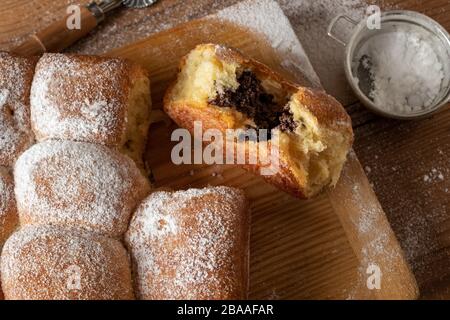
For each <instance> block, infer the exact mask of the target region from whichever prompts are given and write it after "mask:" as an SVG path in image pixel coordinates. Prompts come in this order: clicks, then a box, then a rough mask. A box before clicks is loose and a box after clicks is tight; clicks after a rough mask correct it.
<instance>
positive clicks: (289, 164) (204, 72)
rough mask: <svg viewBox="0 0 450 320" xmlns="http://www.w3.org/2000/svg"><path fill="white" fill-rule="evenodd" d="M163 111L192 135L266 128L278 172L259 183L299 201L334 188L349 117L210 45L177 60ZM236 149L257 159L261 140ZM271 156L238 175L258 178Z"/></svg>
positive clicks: (348, 140) (322, 97)
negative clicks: (196, 130)
mask: <svg viewBox="0 0 450 320" xmlns="http://www.w3.org/2000/svg"><path fill="white" fill-rule="evenodd" d="M164 110H165V111H166V113H168V115H169V116H170V117H171V118H172V119H173V120H174V121H175V122H176V123H177V124H178V125H179V126H181V127H183V128H186V129H188V130H190V131H191V132H192V131H193V127H194V121H201V122H202V126H203V129H204V130H207V129H216V130H217V129H218V130H220V131H221V132H222V133H224V136H225V130H226V129H242V130H244V131H245V130H248V129H255V130H259V129H267V130H268V131H269V133H268V135H267V138H266V139H264V140H265V141H264V142H265V143H267V145H268V148H267V150H270V151H271V150H272V148H273V147H274V146H275V144H274V143H273V140H274V139H273V137H274V136H277V137H279V139H278V140H277V141H279V143H277V144H276V146H278V155H277V156H276V157H277V158H276V160H277V162H278V163H279V166H278V168H277V170H274V172H273V173H271V174H266V175H264V178H265V179H266V180H267V181H268V182H270V183H272V184H274V185H276V186H277V187H279V188H281V189H283V190H285V191H287V192H289V193H291V194H293V195H295V196H297V197H301V198H305V197H306V198H309V197H312V196H314V195H316V194H317V193H319V192H320V191H321V190H322V189H323V188H324V187H327V186H333V185H335V184H336V182H337V181H338V179H339V176H340V172H341V169H342V167H343V164H344V162H345V160H346V156H347V153H348V152H349V150H350V148H351V145H352V142H353V131H352V126H351V120H350V117H349V116H348V114H347V113H346V112H345V110H344V108H343V107H342V106H341V105H340V104H339V102H337V101H336V100H335V99H334V98H332V97H331V96H329V95H327V94H326V93H325V92H323V91H320V90H314V89H309V88H305V87H300V86H298V85H296V84H293V83H291V82H289V81H287V80H285V79H284V78H283V77H282V76H280V75H278V74H277V73H275V72H273V71H272V70H270V69H269V68H268V67H267V66H265V65H263V64H261V63H259V62H257V61H254V60H252V59H249V58H246V57H244V56H243V55H241V54H240V53H239V52H237V51H235V50H232V49H229V48H226V47H223V46H218V45H213V44H203V45H199V46H197V47H196V48H195V49H194V50H192V51H191V52H190V53H189V54H188V55H187V56H186V57H185V58H184V59H183V60H182V61H181V65H180V72H179V74H178V77H177V80H176V81H175V83H174V84H173V85H172V86H170V87H169V89H168V91H167V93H166V95H165V98H164ZM235 141H236V140H235V139H234V138H233V140H232V141H227V143H230V142H231V143H235ZM236 143H238V144H245V147H246V148H245V150H246V152H247V157H248V155H249V154H255V153H256V154H258V146H259V145H260V140H255V139H253V140H252V139H245V140H242V141H239V140H237V142H236ZM228 149H232V148H228ZM232 150H234V148H233V149H232ZM271 154H272V153H271ZM274 154H275V153H274ZM270 157H271V156H267V157H265V158H264V157H261V159H258V160H257V162H256V163H252V164H249V163H247V164H246V165H244V168H246V169H247V170H250V171H252V172H255V173H261V169H262V168H263V167H265V166H267V163H268V162H270V161H266V160H272V162H273V158H270ZM263 160H264V161H263Z"/></svg>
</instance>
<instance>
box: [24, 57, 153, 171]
mask: <svg viewBox="0 0 450 320" xmlns="http://www.w3.org/2000/svg"><path fill="white" fill-rule="evenodd" d="M150 106H151V101H150V81H149V76H148V73H147V71H146V70H144V69H143V68H142V67H140V66H139V65H137V64H134V63H131V62H129V61H127V60H123V59H113V58H104V57H96V56H79V55H67V54H52V53H46V54H44V55H43V56H42V58H41V59H40V60H39V62H38V64H37V66H36V75H35V77H34V80H33V85H32V89H31V121H32V126H33V130H34V133H35V134H36V138H37V140H38V141H43V140H47V139H62V140H73V141H82V142H91V143H98V144H103V145H107V146H109V147H113V148H118V149H120V150H121V151H122V152H124V153H125V154H127V155H129V156H130V157H131V158H132V159H133V160H135V161H136V162H137V164H138V165H139V166H140V167H142V166H143V160H142V154H143V151H144V148H145V143H146V141H145V140H146V137H147V131H148V127H149V123H150V120H149V118H150Z"/></svg>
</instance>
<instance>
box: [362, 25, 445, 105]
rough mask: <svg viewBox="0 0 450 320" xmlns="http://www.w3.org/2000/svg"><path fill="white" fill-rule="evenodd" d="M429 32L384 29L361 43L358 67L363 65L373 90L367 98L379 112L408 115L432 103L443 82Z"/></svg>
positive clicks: (397, 26) (437, 55)
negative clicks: (377, 107) (361, 63)
mask: <svg viewBox="0 0 450 320" xmlns="http://www.w3.org/2000/svg"><path fill="white" fill-rule="evenodd" d="M438 52H439V50H437V48H436V44H435V43H434V42H433V38H432V37H431V36H430V35H429V33H428V31H427V32H425V31H423V30H421V29H418V27H409V26H403V25H393V26H390V27H383V30H382V32H379V33H377V34H375V35H373V36H372V37H370V38H369V39H368V40H366V41H365V42H364V44H363V45H362V47H361V48H360V49H359V51H358V53H357V57H356V60H355V61H357V63H359V62H360V61H362V62H363V63H364V62H365V69H366V70H368V71H369V73H370V79H371V81H372V86H371V89H370V92H369V93H368V94H369V97H370V98H371V99H373V101H374V103H375V104H376V105H377V106H379V107H380V108H382V109H384V110H386V111H391V112H395V113H401V114H407V113H415V112H420V111H422V110H426V109H427V108H428V107H430V106H432V105H433V104H434V103H435V100H436V98H437V96H438V95H439V92H440V90H441V86H442V82H443V79H444V70H443V62H442V60H441V59H442V58H441V57H440V56H439V53H438Z"/></svg>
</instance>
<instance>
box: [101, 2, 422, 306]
mask: <svg viewBox="0 0 450 320" xmlns="http://www.w3.org/2000/svg"><path fill="white" fill-rule="evenodd" d="M205 42H212V43H220V44H225V45H229V46H232V47H235V48H238V49H240V50H241V51H242V52H244V53H245V54H247V55H248V56H250V57H253V58H255V59H257V60H260V61H262V62H263V63H265V64H267V65H269V66H270V67H272V68H273V69H275V70H277V71H278V72H280V73H282V74H283V75H285V76H286V77H287V78H289V79H291V80H293V81H296V82H297V83H299V84H302V85H305V86H316V87H317V86H320V82H319V80H318V79H317V76H316V74H315V73H314V71H313V70H312V68H311V65H310V63H309V61H308V59H307V57H306V55H305V54H304V51H303V49H302V47H301V45H300V43H299V42H298V39H297V38H296V36H295V33H294V32H293V31H292V29H291V27H290V24H289V21H288V20H287V18H286V17H285V16H284V15H283V13H282V10H281V9H280V8H279V6H278V5H277V4H276V3H275V2H273V1H271V0H263V1H261V0H260V1H248V2H245V3H242V4H239V5H238V6H235V7H234V8H231V9H230V8H228V9H226V10H225V11H222V12H219V13H218V14H216V15H214V16H211V17H208V18H205V19H201V20H196V21H192V22H189V23H187V24H183V25H180V26H178V27H176V28H174V29H171V30H168V31H165V32H162V33H159V34H156V35H153V36H151V37H149V38H148V39H146V40H144V41H141V42H138V43H136V44H133V45H130V46H127V47H124V48H120V49H116V50H114V51H112V52H110V53H109V54H108V55H109V56H118V57H124V58H129V59H131V60H133V61H136V62H138V63H140V64H141V65H143V66H144V67H146V68H148V70H149V71H150V73H151V81H152V99H153V108H154V109H161V108H162V97H163V94H164V91H165V90H166V88H167V86H168V85H169V83H171V82H172V81H173V80H174V78H175V75H176V72H177V67H178V63H179V60H180V58H181V57H182V56H183V55H185V54H186V53H188V52H189V51H190V50H191V49H193V48H194V47H195V46H196V45H197V44H199V43H205ZM175 128H176V127H175V125H174V124H168V123H156V124H154V125H152V127H151V129H150V142H149V145H148V150H147V162H148V164H149V166H150V167H151V168H152V171H153V174H154V178H155V185H156V187H163V188H167V187H169V188H173V189H186V188H189V187H202V186H206V185H229V186H235V187H239V188H243V189H244V190H245V191H246V194H247V196H248V198H249V200H250V201H251V203H252V233H251V248H250V250H251V263H250V264H251V265H250V296H249V297H250V298H251V299H414V298H417V297H418V289H417V285H416V282H415V279H414V277H413V276H412V274H411V272H410V270H409V267H408V265H407V263H406V262H405V259H404V257H403V253H402V251H401V249H400V247H399V244H398V242H397V240H396V238H395V236H394V234H393V232H392V230H391V228H390V225H389V222H388V221H387V219H386V216H385V213H384V212H383V210H382V208H381V206H380V204H379V202H378V200H377V199H376V196H375V194H374V193H373V191H372V189H371V187H370V185H369V182H368V180H367V178H366V176H365V173H364V171H363V170H362V168H361V166H360V164H359V161H358V159H357V158H356V156H355V154H354V153H353V152H351V154H350V155H349V158H348V162H347V164H346V166H345V168H344V172H343V174H342V177H341V179H340V181H339V183H338V185H337V186H336V188H335V189H334V190H331V191H329V192H325V193H323V194H322V195H320V196H318V197H317V198H315V199H313V200H308V201H304V200H298V199H295V198H293V197H291V196H289V195H287V194H285V193H283V192H282V191H279V190H277V189H275V188H274V187H272V186H270V185H268V184H267V183H265V182H264V181H263V180H262V179H261V178H259V177H255V176H253V175H251V174H249V173H247V172H245V171H244V170H242V169H240V168H237V167H235V166H229V165H214V166H207V165H181V166H176V165H174V164H172V162H171V160H170V151H171V148H172V146H173V145H174V143H172V142H171V141H170V134H171V132H172V130H174V129H175ZM373 266H375V267H373ZM378 270H379V271H380V272H381V277H380V285H381V287H380V289H377V288H373V287H372V289H369V288H368V285H367V282H368V280H369V282H370V283H374V282H373V279H374V274H373V272H377V271H378Z"/></svg>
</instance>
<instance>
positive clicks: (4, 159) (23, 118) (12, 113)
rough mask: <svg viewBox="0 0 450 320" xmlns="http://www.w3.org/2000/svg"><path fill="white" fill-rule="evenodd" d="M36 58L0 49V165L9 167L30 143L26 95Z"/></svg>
mask: <svg viewBox="0 0 450 320" xmlns="http://www.w3.org/2000/svg"><path fill="white" fill-rule="evenodd" d="M36 60H37V59H35V58H22V57H18V56H15V55H12V54H10V53H6V52H0V166H12V165H13V164H14V161H15V160H16V158H17V157H18V156H19V155H20V154H21V153H22V152H23V151H24V150H25V149H27V148H28V147H29V146H30V145H31V144H32V143H33V140H34V136H33V132H32V130H31V124H30V103H29V98H30V88H31V81H32V78H33V74H34V66H35V64H36Z"/></svg>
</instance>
